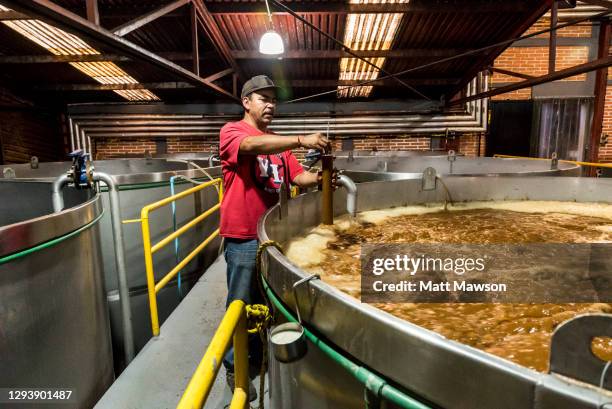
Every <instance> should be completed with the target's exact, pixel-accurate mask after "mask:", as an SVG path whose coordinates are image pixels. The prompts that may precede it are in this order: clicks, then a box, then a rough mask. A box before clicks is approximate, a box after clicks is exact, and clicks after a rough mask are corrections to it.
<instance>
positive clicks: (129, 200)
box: [0, 155, 221, 369]
mask: <svg viewBox="0 0 612 409" xmlns="http://www.w3.org/2000/svg"><path fill="white" fill-rule="evenodd" d="M198 156H199V155H198ZM187 157H189V158H190V159H189V161H192V162H193V163H195V164H196V165H198V166H200V167H206V171H207V173H209V175H211V176H212V177H218V176H219V175H220V168H219V167H214V168H208V165H209V159H208V157H203V158H201V159H195V158H193V157H192V155H188V156H187ZM177 160H178V161H177ZM182 160H184V159H182V158H178V159H177V158H174V157H173V158H167V159H154V158H146V159H116V160H103V161H96V162H94V163H93V164H94V167H95V170H96V171H100V172H105V173H108V174H110V175H113V177H114V178H115V181H116V183H117V184H118V186H119V197H120V201H121V219H122V220H129V219H138V218H140V210H141V209H142V207H144V206H145V205H148V204H151V203H153V202H156V201H158V200H161V199H164V198H166V197H168V196H170V194H171V190H170V178H171V177H173V176H176V175H177V174H178V175H184V176H187V177H189V178H192V179H194V178H195V179H198V180H200V181H202V180H208V177H207V176H206V175H205V174H204V173H203V172H201V171H199V170H197V169H195V168H194V166H192V165H190V164H188V163H184V162H181V161H182ZM70 166H71V162H46V163H44V162H41V163H39V164H38V168H35V169H32V167H31V166H30V164H21V165H6V166H3V167H0V173H4V174H5V177H6V176H7V174H6V173H7V171H6V169H7V168H10V169H11V171H12V172H14V179H12V180H15V181H25V180H28V179H29V180H32V179H33V180H45V181H51V180H54V179H55V178H56V177H58V176H59V175H60V174H63V173H65V172H66V171H67V170H68V169H69V168H70ZM0 180H2V179H0ZM24 183H25V182H24ZM192 186H193V185H192V184H191V183H189V182H185V181H182V180H180V179H177V180H176V183H175V193H179V192H181V191H183V190H185V189H188V188H190V187H192ZM73 190H74V189H73V188H70V187H67V188H65V189H64V190H63V193H64V195H65V196H66V198H68V195H69V194H70V193H71V192H72V191H73ZM105 191H106V188H105V187H103V188H102V194H101V203H102V205H103V207H104V209H106V210H107V211H106V212H105V215H104V217H103V218H102V219H101V221H100V229H101V234H102V243H101V246H102V254H103V265H104V280H105V286H106V290H107V295H108V305H109V308H110V317H111V326H112V338H113V352H114V355H115V365H116V367H117V368H118V369H120V368H121V367H122V366H123V363H122V362H123V359H124V353H123V328H122V318H121V307H120V302H119V292H118V282H117V273H116V265H115V251H114V241H113V235H112V227H111V218H110V214H109V213H110V203H109V195H108V194H105ZM48 196H49V200H50V197H51V188H50V187H49V191H48ZM217 201H218V196H217V192H216V190H215V189H214V188H212V187H211V188H207V189H204V190H203V191H201V192H200V193H199V194H197V195H195V196H189V197H187V198H184V199H181V200H179V201H177V202H176V213H175V217H176V223H177V225H178V226H180V225H182V224H184V223H185V222H186V221H189V220H191V219H193V218H194V217H195V216H197V215H199V214H200V213H202V212H203V211H205V210H206V209H208V208H210V207H212V206H213V205H214V204H216V203H217ZM218 225H219V215H218V212H215V213H213V214H212V215H211V217H209V218H207V219H206V220H204V221H203V222H202V223H199V224H198V225H197V226H196V227H195V228H193V229H191V230H190V231H189V232H187V233H186V234H184V235H182V236H181V237H180V240H179V257H180V258H183V257H185V256H186V255H187V254H188V251H190V250H192V249H193V248H194V247H195V246H197V245H198V244H199V243H201V241H202V240H203V238H204V237H206V236H208V235H209V234H210V233H211V232H212V231H214V230H215V229H216V228H217V227H218ZM172 226H173V215H172V209H171V206H170V205H168V206H165V207H164V208H162V209H160V210H159V211H157V212H155V213H154V214H153V215H152V218H151V239H152V242H153V243H155V242H157V241H159V240H160V239H161V238H162V237H164V236H166V235H168V234H169V233H170V232H171V231H172ZM122 229H123V234H124V244H125V258H126V270H127V280H128V286H129V289H130V303H131V310H132V323H133V329H134V341H135V351H136V352H137V351H139V350H140V349H142V347H143V346H144V345H145V344H146V343H147V341H148V340H149V339H150V338H151V336H152V332H151V323H150V313H149V301H148V296H147V286H146V273H145V265H144V255H143V244H142V234H141V229H140V223H128V224H123V225H122ZM220 242H221V240H220V239H219V238H216V239H214V240H213V241H212V242H211V243H210V244H209V245H208V246H207V247H206V249H205V250H204V251H203V252H202V254H201V255H199V256H198V257H196V258H195V259H194V260H193V261H192V262H190V263H189V264H188V265H187V266H186V267H185V269H183V271H182V272H181V278H182V280H181V294H182V295H184V294H186V293H187V292H188V291H189V289H190V288H191V286H192V285H193V284H194V283H195V282H196V281H197V279H198V278H199V277H200V276H201V274H202V273H203V272H204V271H205V270H206V268H207V267H208V266H209V265H210V264H212V262H213V261H214V260H215V259H216V257H217V255H218V251H219V246H220ZM176 260H177V257H176V254H175V245H174V243H171V244H169V245H168V246H166V247H165V248H163V249H162V250H160V251H159V252H158V253H156V254H155V255H154V257H153V261H154V271H155V275H156V280H159V279H160V278H161V277H163V276H164V275H165V274H166V273H167V272H169V271H170V270H171V269H172V267H174V266H175V265H176V264H177V261H176ZM181 294H180V293H179V290H178V281H177V279H176V278H175V279H173V280H172V281H171V282H170V283H169V284H168V285H167V286H166V287H164V288H163V289H162V290H161V291H160V292H159V293H158V294H157V299H158V308H159V318H160V324H161V323H162V322H163V321H164V320H165V319H166V318H167V317H168V316H169V315H170V313H171V312H172V311H173V310H174V308H176V306H177V305H178V304H179V302H180V301H181V299H182V295H181Z"/></svg>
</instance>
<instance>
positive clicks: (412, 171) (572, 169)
mask: <svg viewBox="0 0 612 409" xmlns="http://www.w3.org/2000/svg"><path fill="white" fill-rule="evenodd" d="M334 166H335V167H336V168H338V169H347V170H353V171H365V172H386V173H397V174H403V177H420V175H422V174H423V171H424V170H425V169H426V168H428V167H433V168H434V169H436V170H437V172H438V174H439V175H444V176H485V175H500V176H501V175H506V176H511V175H520V176H538V175H541V176H580V174H581V167H580V166H579V165H574V164H571V163H566V162H558V163H557V164H554V163H552V161H541V160H530V159H510V158H508V159H507V158H488V157H469V156H455V157H449V156H447V155H443V156H435V155H433V156H408V157H404V156H389V157H368V156H363V157H358V156H355V157H352V158H351V157H344V156H340V157H337V158H336V159H335V160H334Z"/></svg>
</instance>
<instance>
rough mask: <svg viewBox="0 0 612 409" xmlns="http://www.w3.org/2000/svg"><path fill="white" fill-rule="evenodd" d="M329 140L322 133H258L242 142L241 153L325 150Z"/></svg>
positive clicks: (256, 153) (257, 153) (258, 153)
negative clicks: (294, 134) (295, 134)
mask: <svg viewBox="0 0 612 409" xmlns="http://www.w3.org/2000/svg"><path fill="white" fill-rule="evenodd" d="M328 146H329V141H328V140H327V138H326V137H324V136H323V135H322V134H320V133H313V134H310V135H303V136H302V135H300V136H281V135H271V134H265V135H258V136H247V137H246V138H244V139H243V140H242V141H241V142H240V153H241V154H244V155H260V154H269V153H280V152H284V151H288V150H291V149H295V148H306V149H320V150H325V149H326V148H327V147H328Z"/></svg>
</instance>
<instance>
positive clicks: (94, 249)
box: [0, 180, 114, 408]
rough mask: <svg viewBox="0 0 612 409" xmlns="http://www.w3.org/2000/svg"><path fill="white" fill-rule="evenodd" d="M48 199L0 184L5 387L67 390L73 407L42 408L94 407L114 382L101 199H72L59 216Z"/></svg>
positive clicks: (74, 194) (34, 187) (45, 190)
mask: <svg viewBox="0 0 612 409" xmlns="http://www.w3.org/2000/svg"><path fill="white" fill-rule="evenodd" d="M50 192H51V183H47V182H15V181H9V180H0V357H1V358H0V361H1V365H0V366H1V368H2V369H1V370H0V385H2V387H3V388H11V387H15V388H25V387H28V388H45V389H47V388H62V389H69V390H72V393H73V399H74V400H72V401H71V403H70V404H57V403H56V402H54V403H44V405H43V406H44V407H46V408H56V407H61V408H67V407H74V408H86V407H92V406H93V404H94V403H95V402H96V401H97V400H98V399H99V397H100V396H101V395H102V394H103V393H104V391H105V390H106V389H107V388H108V387H109V386H110V384H111V383H112V381H113V378H114V374H113V355H112V349H111V337H110V323H109V315H108V308H107V303H106V294H105V290H104V273H103V265H102V248H101V239H100V230H101V223H100V220H101V217H103V208H102V198H101V196H100V195H92V194H91V192H86V191H76V190H73V191H70V192H66V206H67V209H66V210H64V211H62V212H61V213H53V208H52V204H51V195H50ZM0 406H1V405H0ZM17 406H19V407H24V408H28V407H35V406H36V405H34V404H19V405H15V406H10V407H17ZM7 407H9V406H8V405H7Z"/></svg>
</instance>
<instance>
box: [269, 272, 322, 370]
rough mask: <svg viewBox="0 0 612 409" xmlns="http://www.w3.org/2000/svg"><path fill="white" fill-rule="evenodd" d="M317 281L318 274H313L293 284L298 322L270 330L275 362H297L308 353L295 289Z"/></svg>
mask: <svg viewBox="0 0 612 409" xmlns="http://www.w3.org/2000/svg"><path fill="white" fill-rule="evenodd" d="M315 278H316V279H319V278H320V276H319V275H318V274H313V275H311V276H308V277H306V278H303V279H301V280H298V281H296V282H295V284H293V297H294V299H295V308H296V310H297V316H298V322H286V323H284V324H280V325H277V326H275V327H274V328H272V330H271V331H270V344H271V345H272V351H273V353H274V357H275V358H276V360H278V361H280V362H283V363H291V362H295V361H299V360H300V359H302V358H303V357H304V355H306V352H308V347H307V344H306V336H305V334H304V327H303V326H302V316H301V315H300V303H299V301H298V297H297V291H296V289H297V287H298V286H299V285H301V284H304V283H307V282H308V281H310V280H312V279H315Z"/></svg>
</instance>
